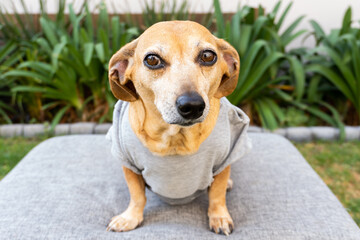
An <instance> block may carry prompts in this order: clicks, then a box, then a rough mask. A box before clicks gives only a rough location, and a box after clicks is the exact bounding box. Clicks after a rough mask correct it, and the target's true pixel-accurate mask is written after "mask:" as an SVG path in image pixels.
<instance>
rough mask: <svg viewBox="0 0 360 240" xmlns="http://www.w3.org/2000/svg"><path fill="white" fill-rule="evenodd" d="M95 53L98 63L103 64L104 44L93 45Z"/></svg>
mask: <svg viewBox="0 0 360 240" xmlns="http://www.w3.org/2000/svg"><path fill="white" fill-rule="evenodd" d="M95 51H96V54H97V56H98V57H99V59H100V61H101V62H102V63H104V62H105V52H104V44H103V43H97V44H96V45H95Z"/></svg>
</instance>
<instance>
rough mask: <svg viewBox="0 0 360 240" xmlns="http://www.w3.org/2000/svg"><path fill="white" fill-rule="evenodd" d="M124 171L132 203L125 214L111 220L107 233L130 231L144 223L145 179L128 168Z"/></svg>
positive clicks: (124, 168)
mask: <svg viewBox="0 0 360 240" xmlns="http://www.w3.org/2000/svg"><path fill="white" fill-rule="evenodd" d="M123 171H124V175H125V179H126V182H127V185H128V188H129V192H130V203H129V206H128V208H127V209H126V211H125V212H123V213H122V214H120V215H118V216H115V217H113V218H112V219H111V222H110V223H109V225H108V227H107V229H106V230H107V231H115V232H123V231H130V230H133V229H134V228H136V227H137V226H139V225H140V224H141V223H142V221H143V213H144V207H145V204H146V196H145V182H144V179H143V177H142V176H141V175H138V174H135V173H134V172H133V171H131V170H130V169H128V168H126V167H123Z"/></svg>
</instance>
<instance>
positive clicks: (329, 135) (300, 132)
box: [0, 122, 360, 142]
mask: <svg viewBox="0 0 360 240" xmlns="http://www.w3.org/2000/svg"><path fill="white" fill-rule="evenodd" d="M110 127H111V123H102V124H96V123H89V122H80V123H71V124H58V125H57V126H56V127H55V130H54V132H53V133H52V134H51V133H50V128H49V125H48V124H7V125H0V137H5V138H7V137H17V136H21V137H27V138H30V137H35V136H41V135H46V134H48V135H55V136H60V135H72V134H106V133H107V131H108V130H109V128H110ZM249 132H262V133H271V131H269V130H266V129H263V128H261V127H257V126H250V127H249ZM272 133H275V134H279V135H281V136H283V137H286V138H288V139H290V140H292V141H294V142H309V141H314V140H322V141H336V140H338V139H339V130H338V129H337V128H333V127H289V128H279V129H276V130H274V131H273V132H272ZM345 133H346V140H347V141H354V140H358V141H360V126H347V127H345Z"/></svg>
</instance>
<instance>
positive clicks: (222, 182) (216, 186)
mask: <svg viewBox="0 0 360 240" xmlns="http://www.w3.org/2000/svg"><path fill="white" fill-rule="evenodd" d="M229 178H230V166H228V167H226V168H225V169H224V170H223V171H222V172H221V173H219V174H218V175H216V176H215V177H214V181H213V182H212V184H211V186H210V189H209V209H208V216H209V225H210V229H211V230H213V231H215V233H221V232H222V233H224V234H225V235H229V234H230V233H231V232H232V230H233V229H234V223H233V220H232V218H231V216H230V214H229V211H228V209H227V207H226V188H227V186H228V180H229Z"/></svg>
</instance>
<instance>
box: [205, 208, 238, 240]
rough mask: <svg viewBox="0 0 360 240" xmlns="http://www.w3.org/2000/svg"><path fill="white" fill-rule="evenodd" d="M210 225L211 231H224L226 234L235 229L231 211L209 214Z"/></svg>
mask: <svg viewBox="0 0 360 240" xmlns="http://www.w3.org/2000/svg"><path fill="white" fill-rule="evenodd" d="M209 226H210V230H211V231H214V232H215V233H223V234H225V235H226V236H229V234H230V233H232V231H233V229H234V223H233V220H232V218H231V216H230V214H229V213H224V214H223V215H222V214H221V215H219V214H209Z"/></svg>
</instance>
